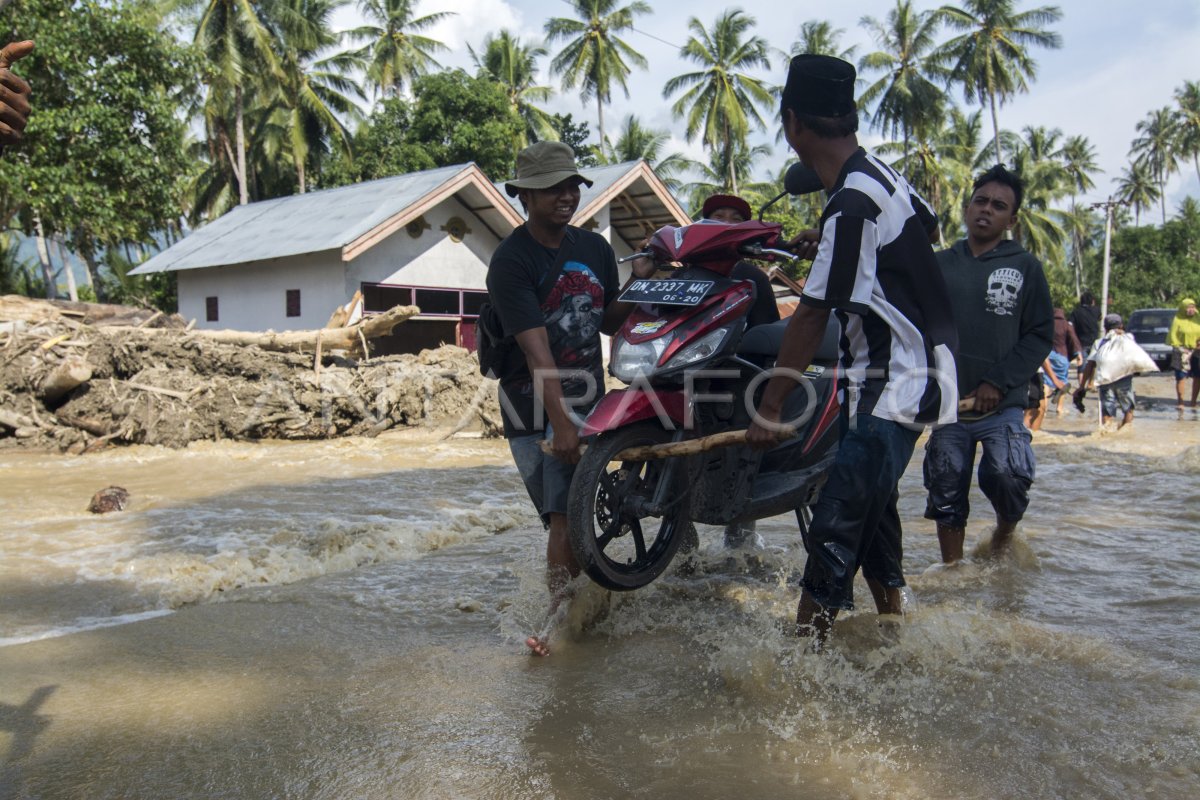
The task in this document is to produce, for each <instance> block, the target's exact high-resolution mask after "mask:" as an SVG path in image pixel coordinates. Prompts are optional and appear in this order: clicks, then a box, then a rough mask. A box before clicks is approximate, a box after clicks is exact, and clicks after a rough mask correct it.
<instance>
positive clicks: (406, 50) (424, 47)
mask: <svg viewBox="0 0 1200 800" xmlns="http://www.w3.org/2000/svg"><path fill="white" fill-rule="evenodd" d="M416 5H417V3H416V2H415V0H359V3H358V7H359V10H360V11H362V13H363V15H364V16H365V17H366V18H367V21H368V23H369V24H367V25H364V26H363V27H361V28H356V29H354V30H352V31H350V32H349V33H350V38H352V39H356V40H358V41H364V40H365V41H366V42H367V44H366V45H364V46H363V48H362V49H361V50H359V51H358V52H357V53H355V54H354V55H355V56H356V57H357V58H358V59H360V60H362V61H363V62H365V63H366V65H367V70H366V72H367V81H368V82H369V84H370V85H372V86H374V87H375V88H376V89H378V90H379V91H380V92H382V93H383V95H384V96H385V97H392V96H395V95H397V94H399V92H400V89H401V88H402V87H403V86H404V85H405V84H406V83H407V84H410V85H411V84H412V83H414V82H415V81H416V80H417V78H419V77H420V76H421V75H425V74H427V73H428V72H429V71H430V69H431V68H433V67H438V66H440V65H439V64H438V62H437V61H436V60H435V59H434V57H433V54H434V53H439V52H443V51H445V50H447V49H449V48H447V47H446V45H444V44H442V43H441V42H439V41H438V40H437V39H430V38H429V37H428V36H421V35H419V32H420V31H425V30H428V29H429V28H431V27H433V26H434V25H436V24H437V23H438V22H440V21H442V20H444V19H446V18H448V17H452V16H454V12H452V11H438V12H435V13H433V14H426V15H425V16H423V17H418V16H416V14H415V8H416Z"/></svg>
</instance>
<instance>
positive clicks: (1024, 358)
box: [937, 239, 1054, 421]
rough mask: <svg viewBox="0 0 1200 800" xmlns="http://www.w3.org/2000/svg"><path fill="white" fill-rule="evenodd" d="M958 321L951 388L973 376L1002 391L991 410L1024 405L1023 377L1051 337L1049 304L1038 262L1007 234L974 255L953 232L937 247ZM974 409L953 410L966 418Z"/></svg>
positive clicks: (969, 387)
mask: <svg viewBox="0 0 1200 800" xmlns="http://www.w3.org/2000/svg"><path fill="white" fill-rule="evenodd" d="M937 260H938V265H939V266H940V267H941V268H942V275H943V276H944V277H945V279H946V289H947V290H948V292H949V294H950V304H951V307H952V309H953V311H954V321H955V323H956V324H957V326H958V353H957V355H956V357H955V363H956V365H957V368H958V391H959V394H960V396H966V395H968V394H970V393H971V392H973V391H975V389H976V388H977V387H978V386H979V384H980V383H990V384H992V385H993V386H995V387H996V388H997V389H999V390H1000V393H1001V394H1002V395H1004V397H1003V399H1002V400H1001V401H1000V403H999V405H998V406H997V407H996V411H999V410H1000V409H1003V408H1008V407H1010V406H1019V407H1022V408H1023V407H1024V406H1025V401H1026V396H1027V387H1028V385H1029V378H1030V376H1032V375H1033V374H1034V373H1035V372H1037V368H1038V367H1039V366H1041V363H1042V361H1044V360H1045V358H1046V356H1047V355H1049V353H1050V350H1051V348H1052V347H1053V344H1054V307H1053V305H1052V304H1051V302H1050V287H1049V285H1048V284H1047V283H1046V275H1045V273H1044V272H1043V271H1042V265H1041V262H1039V261H1038V260H1037V259H1036V258H1034V257H1033V256H1032V255H1031V254H1030V253H1029V251H1027V250H1026V249H1025V248H1023V247H1021V245H1019V244H1017V243H1016V242H1013V241H1003V242H1000V244H998V245H996V247H994V248H993V249H992V250H989V251H988V252H986V253H984V254H983V255H981V256H979V257H978V258H976V257H975V256H973V255H972V254H971V250H970V248H968V247H967V241H966V240H965V239H961V240H959V241H957V242H955V243H954V245H953V246H951V247H950V248H949V249H947V250H942V251H941V252H939V253H938V254H937ZM977 417H978V415H976V414H972V413H971V412H960V413H959V418H960V419H962V420H964V421H970V420H971V419H973V418H977Z"/></svg>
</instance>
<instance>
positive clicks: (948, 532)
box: [937, 525, 967, 564]
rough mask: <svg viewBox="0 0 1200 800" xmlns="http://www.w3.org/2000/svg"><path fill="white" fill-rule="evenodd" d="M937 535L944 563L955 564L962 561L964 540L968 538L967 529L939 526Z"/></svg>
mask: <svg viewBox="0 0 1200 800" xmlns="http://www.w3.org/2000/svg"><path fill="white" fill-rule="evenodd" d="M937 535H938V544H939V545H940V546H941V548H942V562H943V563H946V564H953V563H954V562H955V561H962V557H963V540H965V539H966V538H967V529H966V528H954V527H951V526H949V525H938V526H937Z"/></svg>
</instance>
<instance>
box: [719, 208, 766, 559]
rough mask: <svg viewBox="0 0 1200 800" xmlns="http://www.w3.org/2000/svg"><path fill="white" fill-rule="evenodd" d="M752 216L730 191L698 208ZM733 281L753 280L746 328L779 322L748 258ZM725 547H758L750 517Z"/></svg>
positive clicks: (730, 531)
mask: <svg viewBox="0 0 1200 800" xmlns="http://www.w3.org/2000/svg"><path fill="white" fill-rule="evenodd" d="M752 216H753V214H752V212H751V210H750V204H749V203H747V202H746V201H745V200H743V199H742V198H740V197H737V196H736V195H730V194H714V195H712V196H711V197H709V198H708V199H707V200H705V201H704V205H703V207H701V209H700V217H701V218H702V219H711V220H714V221H716V222H728V223H731V224H732V223H737V222H745V221H747V220H749V219H750V218H751V217H752ZM729 277H730V278H732V279H733V280H745V281H753V283H754V305H753V306H752V307H751V308H750V313H749V314H748V315H747V317H746V327H747V328H753V327H754V326H755V325H768V324H770V323H772V322H778V321H779V306H778V304H776V302H775V291H774V289H772V288H771V281H770V279H768V278H767V274H766V273H765V272H763V271H762V268H761V267H759V266H758V265H757V264H755V263H753V262H751V261H739V262H737V263H736V264H734V265H733V270H732V271H731V272H730V273H729ZM724 542H725V546H726V547H727V548H730V549H735V548H739V547H752V548H755V549H759V548H762V546H763V540H762V537H761V536H759V535H758V530H757V525H756V524H755V521H754V520H750V521H748V522H741V523H738V522H731V523H730V524H729V525H726V526H725V536H724Z"/></svg>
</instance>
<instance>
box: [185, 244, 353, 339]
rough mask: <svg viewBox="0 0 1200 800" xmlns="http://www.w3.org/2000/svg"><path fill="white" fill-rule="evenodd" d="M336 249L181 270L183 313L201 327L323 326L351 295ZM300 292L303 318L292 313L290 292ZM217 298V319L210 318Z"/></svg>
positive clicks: (249, 328) (296, 327)
mask: <svg viewBox="0 0 1200 800" xmlns="http://www.w3.org/2000/svg"><path fill="white" fill-rule="evenodd" d="M343 275H344V269H343V267H342V263H341V256H340V253H339V252H338V251H337V250H327V251H325V252H323V253H309V254H306V255H302V256H293V257H291V258H286V259H272V260H270V261H255V262H251V263H249V264H235V265H232V266H228V267H212V268H208V269H185V270H180V271H179V273H178V277H179V313H180V314H181V315H182V316H183V317H184V319H189V320H190V319H194V320H196V327H197V328H214V329H222V328H224V329H230V330H239V331H265V330H276V331H288V330H310V329H313V328H320V327H323V326H324V325H325V323H326V322H328V321H329V315H330V314H332V313H333V310H334V309H335V308H337V307H338V306H339V305H342V304H343V303H345V302H346V301H347V300H349V299H350V297H349V295H347V294H346V292H345V279H344V277H343ZM288 289H299V290H300V316H298V317H289V316H287V290H288ZM208 297H216V298H217V303H218V312H219V313H218V316H219V318H218V320H217V321H216V322H208V321H206V320H205V298H208Z"/></svg>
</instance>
